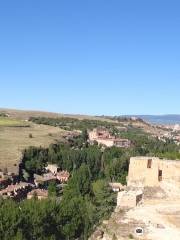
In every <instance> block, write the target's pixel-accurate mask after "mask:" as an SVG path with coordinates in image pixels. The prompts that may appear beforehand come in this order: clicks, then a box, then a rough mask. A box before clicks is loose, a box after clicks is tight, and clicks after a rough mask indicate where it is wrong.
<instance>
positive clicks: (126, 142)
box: [114, 138, 131, 148]
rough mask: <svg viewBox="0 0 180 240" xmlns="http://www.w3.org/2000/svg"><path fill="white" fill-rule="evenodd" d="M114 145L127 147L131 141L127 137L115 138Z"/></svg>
mask: <svg viewBox="0 0 180 240" xmlns="http://www.w3.org/2000/svg"><path fill="white" fill-rule="evenodd" d="M114 146H116V147H121V148H129V147H130V146H131V141H130V140H129V139H122V138H117V139H115V140H114Z"/></svg>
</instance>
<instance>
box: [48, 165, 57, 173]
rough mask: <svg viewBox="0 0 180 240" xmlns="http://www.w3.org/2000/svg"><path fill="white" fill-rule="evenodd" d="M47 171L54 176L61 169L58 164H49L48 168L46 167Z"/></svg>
mask: <svg viewBox="0 0 180 240" xmlns="http://www.w3.org/2000/svg"><path fill="white" fill-rule="evenodd" d="M46 170H47V171H48V172H51V173H53V174H56V173H57V172H58V170H59V167H58V165H57V164H48V165H47V167H46Z"/></svg>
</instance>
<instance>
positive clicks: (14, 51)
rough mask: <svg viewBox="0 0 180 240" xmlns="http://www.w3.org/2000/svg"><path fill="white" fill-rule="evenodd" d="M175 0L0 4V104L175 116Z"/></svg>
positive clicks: (178, 29) (178, 86)
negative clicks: (173, 114)
mask: <svg viewBox="0 0 180 240" xmlns="http://www.w3.org/2000/svg"><path fill="white" fill-rule="evenodd" d="M179 105H180V1H179V0H177V1H176V0H168V1H167V0H52V1H50V0H49V1H47V0H30V1H25V0H16V1H15V0H7V1H0V107H8V108H18V109H36V110H38V109H39V110H48V111H55V112H62V113H82V114H94V115H96V114H98V115H99V114H107V115H120V114H164V113H180V110H179Z"/></svg>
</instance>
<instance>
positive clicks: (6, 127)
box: [0, 118, 64, 173]
mask: <svg viewBox="0 0 180 240" xmlns="http://www.w3.org/2000/svg"><path fill="white" fill-rule="evenodd" d="M63 132H64V131H63V130H61V129H60V128H56V127H52V126H45V125H37V124H34V123H29V122H28V123H27V122H24V121H22V120H17V118H16V119H9V118H6V119H5V118H0V169H2V170H3V169H4V168H7V170H8V171H10V172H15V173H16V172H17V171H18V163H19V161H20V159H21V154H22V151H23V150H24V149H25V148H27V147H29V146H43V147H47V146H49V144H51V143H53V142H55V141H56V139H60V138H61V136H62V133H63ZM30 135H32V137H31V136H30Z"/></svg>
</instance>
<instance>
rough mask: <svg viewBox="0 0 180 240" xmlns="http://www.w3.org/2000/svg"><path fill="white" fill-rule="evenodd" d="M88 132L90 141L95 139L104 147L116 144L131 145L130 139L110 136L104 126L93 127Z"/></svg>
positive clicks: (123, 146) (118, 145)
mask: <svg viewBox="0 0 180 240" xmlns="http://www.w3.org/2000/svg"><path fill="white" fill-rule="evenodd" d="M88 134H89V142H90V143H94V142H95V141H96V142H97V143H98V144H99V145H104V146H106V147H112V146H116V147H121V148H128V147H130V146H131V141H130V140H128V139H121V138H116V137H114V136H112V135H111V134H110V132H109V131H108V130H107V129H106V128H95V129H93V130H92V131H90V132H89V133H88Z"/></svg>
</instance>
